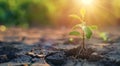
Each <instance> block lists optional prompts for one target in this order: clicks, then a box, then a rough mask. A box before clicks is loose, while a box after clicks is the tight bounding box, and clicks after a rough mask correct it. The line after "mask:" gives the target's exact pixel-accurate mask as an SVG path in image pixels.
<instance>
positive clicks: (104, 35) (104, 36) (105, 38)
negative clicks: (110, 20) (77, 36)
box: [99, 32, 108, 41]
mask: <svg viewBox="0 0 120 66" xmlns="http://www.w3.org/2000/svg"><path fill="white" fill-rule="evenodd" d="M99 36H100V37H101V38H102V39H103V40H104V41H107V40H108V34H107V33H106V32H100V33H99Z"/></svg>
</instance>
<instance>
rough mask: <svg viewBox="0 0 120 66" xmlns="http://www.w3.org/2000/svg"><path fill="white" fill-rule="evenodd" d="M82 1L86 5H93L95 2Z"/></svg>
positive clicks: (89, 0) (90, 0)
mask: <svg viewBox="0 0 120 66" xmlns="http://www.w3.org/2000/svg"><path fill="white" fill-rule="evenodd" d="M81 2H82V3H83V4H84V5H92V4H93V0H81Z"/></svg>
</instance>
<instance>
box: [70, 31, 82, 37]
mask: <svg viewBox="0 0 120 66" xmlns="http://www.w3.org/2000/svg"><path fill="white" fill-rule="evenodd" d="M69 35H74V36H80V32H78V31H72V32H70V33H69Z"/></svg>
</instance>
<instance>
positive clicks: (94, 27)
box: [89, 25, 98, 30]
mask: <svg viewBox="0 0 120 66" xmlns="http://www.w3.org/2000/svg"><path fill="white" fill-rule="evenodd" d="M89 28H90V29H91V30H97V29H98V27H97V26H96V25H92V26H89Z"/></svg>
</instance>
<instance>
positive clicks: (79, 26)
mask: <svg viewBox="0 0 120 66" xmlns="http://www.w3.org/2000/svg"><path fill="white" fill-rule="evenodd" d="M81 26H82V24H77V25H75V26H74V27H73V28H72V30H75V29H77V28H81Z"/></svg>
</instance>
